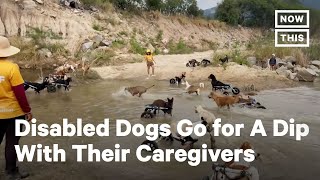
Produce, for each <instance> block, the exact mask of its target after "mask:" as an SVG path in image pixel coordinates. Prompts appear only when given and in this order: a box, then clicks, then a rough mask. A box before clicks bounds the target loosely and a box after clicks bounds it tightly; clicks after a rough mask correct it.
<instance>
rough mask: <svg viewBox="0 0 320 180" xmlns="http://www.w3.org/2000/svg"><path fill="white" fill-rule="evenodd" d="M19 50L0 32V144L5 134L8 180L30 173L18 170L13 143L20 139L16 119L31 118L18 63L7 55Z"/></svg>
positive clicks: (17, 142) (15, 179)
mask: <svg viewBox="0 0 320 180" xmlns="http://www.w3.org/2000/svg"><path fill="white" fill-rule="evenodd" d="M19 52H20V49H18V48H16V47H13V46H11V45H10V42H9V40H8V39H7V38H5V37H3V36H0V144H1V143H2V140H3V137H4V135H5V137H6V145H5V159H6V169H5V170H6V171H5V172H6V178H7V179H8V180H17V179H23V178H26V177H28V176H29V174H28V173H22V172H20V171H19V169H18V167H17V154H16V151H15V147H14V146H15V145H19V140H20V137H19V136H16V135H15V124H16V121H17V120H24V119H25V120H28V121H30V120H31V119H32V114H31V108H30V106H29V103H28V100H27V98H26V94H25V91H24V87H23V83H24V80H23V79H22V76H21V73H20V70H19V66H18V65H17V64H15V63H12V62H11V61H10V57H11V56H13V55H15V54H17V53H19Z"/></svg>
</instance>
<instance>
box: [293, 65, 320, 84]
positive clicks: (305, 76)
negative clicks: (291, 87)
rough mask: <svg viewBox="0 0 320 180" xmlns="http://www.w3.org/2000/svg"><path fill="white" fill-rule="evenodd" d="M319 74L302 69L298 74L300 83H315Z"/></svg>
mask: <svg viewBox="0 0 320 180" xmlns="http://www.w3.org/2000/svg"><path fill="white" fill-rule="evenodd" d="M317 76H318V74H317V73H316V72H315V71H314V70H312V69H306V68H301V69H300V70H299V71H298V73H297V77H298V79H299V81H305V82H313V81H314V80H315V78H316V77H317Z"/></svg>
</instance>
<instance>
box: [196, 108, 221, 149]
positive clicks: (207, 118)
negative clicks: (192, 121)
mask: <svg viewBox="0 0 320 180" xmlns="http://www.w3.org/2000/svg"><path fill="white" fill-rule="evenodd" d="M195 113H198V114H199V117H200V119H201V124H203V125H205V126H206V128H207V132H208V133H209V135H210V142H211V149H214V148H215V142H216V140H215V139H214V137H213V136H212V134H211V132H212V130H213V128H212V124H213V123H214V121H215V120H216V119H217V118H216V117H215V115H214V114H212V113H211V112H209V111H207V110H205V109H203V107H202V106H200V105H198V106H196V107H195Z"/></svg>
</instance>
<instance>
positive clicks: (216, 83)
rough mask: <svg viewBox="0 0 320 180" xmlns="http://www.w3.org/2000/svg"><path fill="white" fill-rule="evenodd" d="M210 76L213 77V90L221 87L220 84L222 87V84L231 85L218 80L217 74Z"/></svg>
mask: <svg viewBox="0 0 320 180" xmlns="http://www.w3.org/2000/svg"><path fill="white" fill-rule="evenodd" d="M208 78H209V79H211V85H212V90H216V89H218V88H217V87H219V86H220V87H221V86H230V85H228V84H224V83H222V82H221V81H218V80H217V79H216V76H215V75H213V74H210V76H209V77H208Z"/></svg>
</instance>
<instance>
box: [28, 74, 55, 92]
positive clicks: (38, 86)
mask: <svg viewBox="0 0 320 180" xmlns="http://www.w3.org/2000/svg"><path fill="white" fill-rule="evenodd" d="M48 84H49V78H48V77H46V78H44V80H43V82H42V83H35V82H24V83H23V86H24V90H25V91H26V90H28V89H29V88H31V89H33V90H34V91H35V92H36V93H38V94H40V91H42V90H44V89H45V88H46V87H47V86H48Z"/></svg>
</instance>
